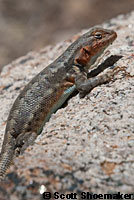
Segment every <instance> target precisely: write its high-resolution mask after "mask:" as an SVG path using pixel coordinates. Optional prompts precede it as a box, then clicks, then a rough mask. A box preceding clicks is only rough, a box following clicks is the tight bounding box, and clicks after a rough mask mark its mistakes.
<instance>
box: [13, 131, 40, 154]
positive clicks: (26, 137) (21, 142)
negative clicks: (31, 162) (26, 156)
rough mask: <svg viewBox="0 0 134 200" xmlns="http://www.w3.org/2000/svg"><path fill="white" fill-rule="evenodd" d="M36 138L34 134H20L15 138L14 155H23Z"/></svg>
mask: <svg viewBox="0 0 134 200" xmlns="http://www.w3.org/2000/svg"><path fill="white" fill-rule="evenodd" d="M36 137H37V133H35V132H26V133H21V134H20V135H19V136H18V137H17V138H16V145H15V147H16V148H15V155H16V156H18V155H19V154H20V153H21V154H22V153H24V151H25V150H26V148H27V147H28V146H30V145H32V144H33V143H34V141H35V139H36Z"/></svg>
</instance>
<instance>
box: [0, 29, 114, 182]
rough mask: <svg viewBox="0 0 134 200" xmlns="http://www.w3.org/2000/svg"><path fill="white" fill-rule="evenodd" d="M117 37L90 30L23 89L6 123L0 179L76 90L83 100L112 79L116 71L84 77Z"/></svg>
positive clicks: (109, 31) (104, 32) (102, 30)
mask: <svg viewBox="0 0 134 200" xmlns="http://www.w3.org/2000/svg"><path fill="white" fill-rule="evenodd" d="M116 37H117V34H116V32H114V31H113V30H107V29H103V28H99V27H94V28H92V29H90V30H89V31H88V32H87V33H85V34H84V35H82V36H81V37H79V38H78V39H77V40H76V41H75V42H74V43H72V44H71V45H70V46H69V47H68V48H67V50H66V51H65V52H64V53H63V54H62V55H61V56H59V57H58V58H57V59H56V60H55V61H54V62H53V63H51V64H50V65H49V66H47V67H46V68H45V69H43V70H42V71H41V72H40V73H39V74H37V75H36V76H35V77H34V78H33V79H32V80H31V81H30V82H29V83H28V84H27V85H26V86H25V88H24V89H23V90H22V92H21V93H20V95H19V96H18V97H17V99H16V100H15V102H14V104H13V106H12V108H11V111H10V114H9V117H8V120H7V125H6V130H5V136H4V142H3V145H2V151H1V156H0V180H2V178H3V177H4V175H5V173H6V171H7V168H8V167H9V166H10V163H11V162H12V160H13V157H14V155H15V154H17V152H18V153H20V152H23V151H24V150H25V149H26V147H27V146H28V145H30V144H32V143H33V141H34V140H35V139H36V137H37V136H38V135H39V134H40V133H41V131H42V128H43V126H44V124H45V123H46V122H47V121H48V120H49V118H50V116H51V114H52V113H54V112H55V111H56V110H57V109H58V108H60V107H61V106H62V105H63V104H64V103H65V102H66V100H67V99H68V98H69V97H70V96H71V95H72V94H73V93H74V92H75V91H77V92H79V95H80V98H82V97H84V96H85V95H87V94H88V93H89V92H90V91H91V90H92V89H93V88H94V87H96V86H98V85H100V84H103V83H106V82H109V81H110V80H111V79H112V78H113V77H114V74H115V71H116V70H115V71H110V72H109V73H106V74H103V75H99V76H95V77H92V78H89V79H88V78H87V75H88V71H89V69H90V68H91V66H92V65H93V64H94V63H95V61H96V60H97V58H98V57H99V56H100V55H101V54H102V53H103V52H104V50H105V49H106V48H107V47H108V46H109V45H110V44H111V43H112V42H113V41H114V40H115V39H116Z"/></svg>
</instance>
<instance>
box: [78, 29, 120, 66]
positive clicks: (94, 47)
mask: <svg viewBox="0 0 134 200" xmlns="http://www.w3.org/2000/svg"><path fill="white" fill-rule="evenodd" d="M116 37H117V34H116V32H115V31H113V30H108V29H104V28H99V27H94V28H93V29H91V30H90V31H89V32H87V33H85V34H84V35H83V36H82V37H80V38H79V39H78V40H79V42H78V43H79V48H78V47H77V49H78V51H77V53H76V56H75V60H74V63H75V64H78V65H81V66H84V67H85V66H88V68H90V66H91V65H93V64H94V63H95V61H96V60H97V58H98V57H99V56H101V54H102V53H103V52H104V50H105V49H106V48H107V47H108V46H109V45H110V44H112V42H113V41H114V40H115V39H116Z"/></svg>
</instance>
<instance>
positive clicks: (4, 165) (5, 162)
mask: <svg viewBox="0 0 134 200" xmlns="http://www.w3.org/2000/svg"><path fill="white" fill-rule="evenodd" d="M13 156H14V150H13V149H9V148H8V150H6V151H5V152H4V153H2V155H1V156H0V181H1V180H3V178H4V177H5V174H6V171H7V169H8V168H9V167H10V164H11V162H12V160H13Z"/></svg>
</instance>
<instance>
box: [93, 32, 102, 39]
mask: <svg viewBox="0 0 134 200" xmlns="http://www.w3.org/2000/svg"><path fill="white" fill-rule="evenodd" d="M94 37H95V38H96V39H102V34H101V33H100V32H96V33H95V36H94Z"/></svg>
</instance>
